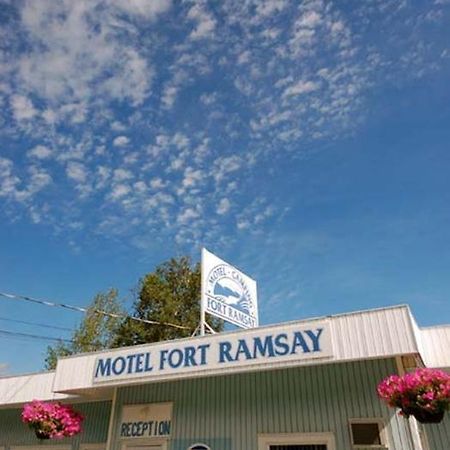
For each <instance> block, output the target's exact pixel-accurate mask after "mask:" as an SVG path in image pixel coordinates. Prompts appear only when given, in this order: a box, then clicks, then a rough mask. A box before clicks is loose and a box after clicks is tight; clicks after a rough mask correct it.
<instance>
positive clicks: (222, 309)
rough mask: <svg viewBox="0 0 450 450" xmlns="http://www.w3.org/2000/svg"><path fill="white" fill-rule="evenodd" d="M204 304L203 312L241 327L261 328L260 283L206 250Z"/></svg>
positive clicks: (203, 262) (204, 250)
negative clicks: (258, 295) (257, 287)
mask: <svg viewBox="0 0 450 450" xmlns="http://www.w3.org/2000/svg"><path fill="white" fill-rule="evenodd" d="M201 302H202V311H204V312H207V313H209V314H212V315H213V316H216V317H219V318H220V319H223V320H226V321H227V322H231V323H232V324H234V325H237V326H238V327H241V328H255V327H257V326H258V299H257V294H256V281H255V280H253V279H252V278H250V277H249V276H247V275H245V274H244V273H242V272H241V271H239V270H238V269H236V268H235V267H233V266H231V265H230V264H228V263H226V262H225V261H223V260H221V259H220V258H218V257H217V256H216V255H213V254H212V253H210V252H209V251H208V250H206V249H203V250H202V294H201ZM202 320H204V318H202Z"/></svg>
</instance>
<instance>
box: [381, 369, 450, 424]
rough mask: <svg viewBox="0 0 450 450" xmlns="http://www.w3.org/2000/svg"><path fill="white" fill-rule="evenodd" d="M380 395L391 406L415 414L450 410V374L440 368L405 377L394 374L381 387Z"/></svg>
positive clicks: (412, 373) (415, 372)
mask: <svg viewBox="0 0 450 450" xmlns="http://www.w3.org/2000/svg"><path fill="white" fill-rule="evenodd" d="M377 392H378V396H379V397H380V398H381V399H382V400H384V401H385V402H386V403H387V404H388V405H389V406H391V407H397V408H400V409H401V413H402V415H404V416H405V417H408V416H409V415H410V414H411V411H413V410H417V409H422V410H426V411H430V412H441V411H447V410H448V409H449V406H450V375H449V374H448V373H446V372H444V371H442V370H437V369H417V370H415V371H414V372H411V373H406V374H405V375H403V376H398V375H391V376H389V377H387V378H385V379H384V380H383V381H382V382H381V383H380V384H379V385H378V387H377Z"/></svg>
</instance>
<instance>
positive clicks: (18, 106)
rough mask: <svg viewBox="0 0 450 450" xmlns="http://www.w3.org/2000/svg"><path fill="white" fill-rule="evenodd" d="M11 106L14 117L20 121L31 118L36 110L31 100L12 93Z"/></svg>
mask: <svg viewBox="0 0 450 450" xmlns="http://www.w3.org/2000/svg"><path fill="white" fill-rule="evenodd" d="M11 108H12V110H13V115H14V118H15V119H16V120H17V121H18V122H20V121H21V120H26V119H32V118H33V117H34V116H35V115H36V114H37V110H36V109H35V107H34V106H33V102H32V101H31V100H30V99H29V98H28V97H25V96H23V95H13V96H12V97H11Z"/></svg>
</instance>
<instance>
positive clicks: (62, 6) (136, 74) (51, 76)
mask: <svg viewBox="0 0 450 450" xmlns="http://www.w3.org/2000/svg"><path fill="white" fill-rule="evenodd" d="M108 3H110V2H107V1H105V0H91V1H89V2H83V1H79V2H72V1H70V0H63V1H60V2H57V3H55V2H53V1H52V0H41V1H39V2H35V1H26V2H25V3H24V7H23V8H22V11H21V12H22V14H21V17H22V25H23V26H24V28H25V29H26V31H27V33H28V34H29V36H30V41H29V44H30V49H29V51H27V52H26V53H24V54H23V56H22V57H21V58H20V59H19V61H18V68H19V73H18V75H19V81H20V82H21V84H22V86H23V87H24V88H25V89H27V90H28V91H30V92H33V93H35V94H36V95H38V96H39V97H41V98H44V99H48V100H50V101H52V103H55V104H65V103H74V102H78V101H80V100H81V101H83V102H91V101H94V98H95V97H96V96H97V95H98V94H102V95H104V96H106V98H112V99H117V100H128V101H131V102H132V103H133V104H136V105H138V104H140V103H142V101H143V100H144V99H145V98H146V97H147V96H148V95H149V93H150V85H151V80H152V73H153V72H152V68H151V67H150V66H149V65H148V63H147V61H146V59H144V58H143V57H142V56H141V55H140V54H139V53H138V52H137V51H136V50H135V49H134V48H132V46H131V45H129V44H128V43H127V41H125V40H122V39H120V33H121V32H123V29H124V27H125V26H126V22H124V21H121V22H119V18H118V17H117V16H118V14H117V13H123V12H124V11H125V12H130V13H132V14H141V15H143V16H145V17H148V18H150V17H154V16H155V15H156V14H158V13H161V12H163V11H165V10H167V9H168V7H169V6H170V2H167V4H166V5H164V4H163V2H162V1H151V2H143V1H138V0H134V1H132V0H130V1H126V2H123V1H118V0H117V1H116V0H114V4H116V6H118V5H120V8H119V7H116V8H112V7H111V6H110V4H108ZM78 119H81V116H78Z"/></svg>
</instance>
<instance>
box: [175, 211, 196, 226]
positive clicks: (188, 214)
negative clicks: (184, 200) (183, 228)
mask: <svg viewBox="0 0 450 450" xmlns="http://www.w3.org/2000/svg"><path fill="white" fill-rule="evenodd" d="M198 216H199V213H198V212H197V211H196V210H195V209H194V208H186V209H185V210H184V211H182V212H181V213H180V214H179V215H178V218H177V222H178V223H179V224H181V225H186V224H187V223H189V222H191V221H192V220H194V219H196V218H197V217H198Z"/></svg>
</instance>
